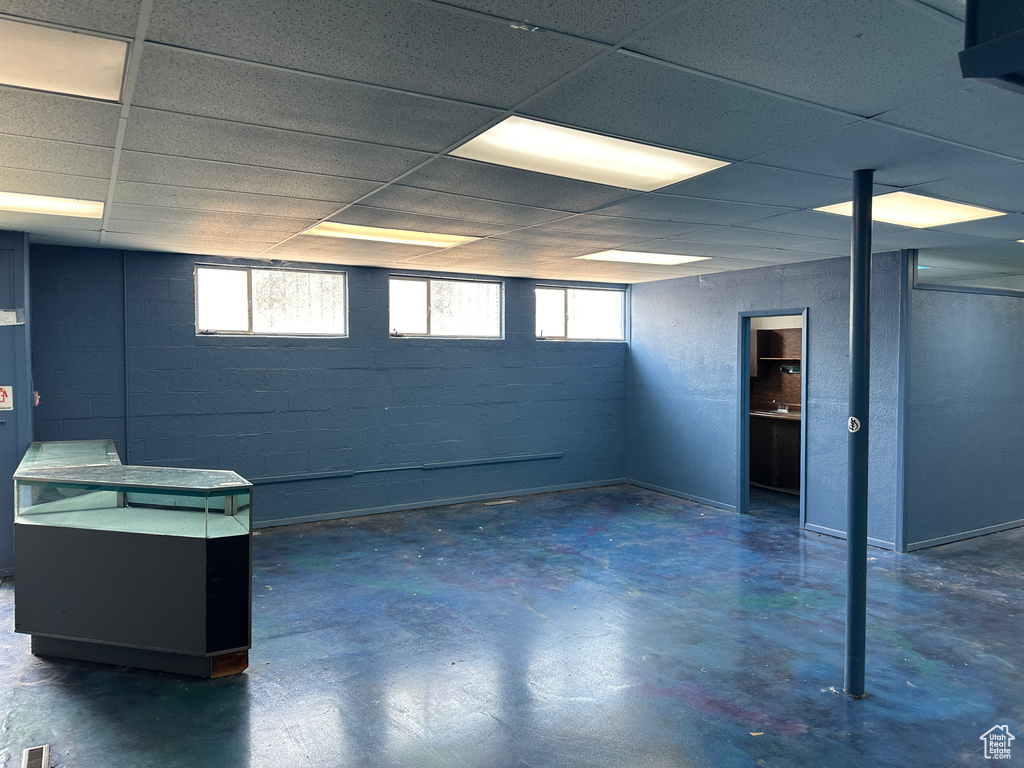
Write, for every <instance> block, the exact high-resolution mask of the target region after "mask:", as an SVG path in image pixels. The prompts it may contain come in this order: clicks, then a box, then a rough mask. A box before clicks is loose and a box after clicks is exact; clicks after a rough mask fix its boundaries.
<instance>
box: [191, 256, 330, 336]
mask: <svg viewBox="0 0 1024 768" xmlns="http://www.w3.org/2000/svg"><path fill="white" fill-rule="evenodd" d="M345 291H346V287H345V273H344V272H303V271H298V270H283V269H250V268H248V267H199V266H197V267H196V331H197V332H199V333H232V334H239V333H252V334H258V335H263V336H272V335H292V336H297V335H312V336H344V335H345V334H346V333H347V330H346V317H347V311H346V295H345ZM250 297H251V298H250Z"/></svg>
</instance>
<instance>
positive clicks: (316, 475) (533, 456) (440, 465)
mask: <svg viewBox="0 0 1024 768" xmlns="http://www.w3.org/2000/svg"><path fill="white" fill-rule="evenodd" d="M564 455H565V451H557V452H555V453H521V454H517V455H514V456H488V457H486V458H482V459H459V460H457V461H439V462H432V463H429V464H404V465H401V466H397V467H370V468H366V469H338V470H329V471H326V472H303V473H299V474H293V475H270V476H267V477H254V478H247V479H248V480H249V482H251V483H252V484H253V485H271V484H275V483H295V482H299V481H302V480H330V479H333V478H336V477H352V476H354V475H369V474H373V473H376V472H405V471H407V470H412V469H416V470H432V469H451V468H455V467H476V466H480V465H482V464H510V463H513V462H517V461H546V460H548V459H560V458H562V457H563V456H564Z"/></svg>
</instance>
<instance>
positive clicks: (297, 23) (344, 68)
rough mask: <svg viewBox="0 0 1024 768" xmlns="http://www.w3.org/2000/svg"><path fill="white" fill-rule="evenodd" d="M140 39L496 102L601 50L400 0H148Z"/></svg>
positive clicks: (508, 100) (516, 96)
mask: <svg viewBox="0 0 1024 768" xmlns="http://www.w3.org/2000/svg"><path fill="white" fill-rule="evenodd" d="M254 5H256V10H257V12H256V13H254V12H253V10H254V9H253V6H254ZM259 10H264V11H265V12H264V13H259V12H258V11H259ZM239 19H245V23H244V24H239V23H238V20H239ZM313 20H315V21H313ZM311 22H312V23H311ZM149 38H150V39H151V40H157V41H160V42H163V43H169V44H171V45H174V46H177V47H181V48H190V49H194V50H199V51H208V52H212V53H218V54H223V55H225V56H230V57H232V58H237V59H244V60H246V61H256V62H261V63H264V64H274V65H277V66H281V67H287V68H289V69H295V70H301V71H304V72H317V73H321V74H325V75H332V76H334V77H340V78H345V79H348V80H355V81H358V82H363V83H373V84H375V85H384V86H388V87H390V88H398V89H402V90H408V91H415V92H417V93H427V94H431V95H434V96H443V97H446V98H451V99H458V100H460V101H467V102H472V103H475V104H487V105H491V106H498V107H503V108H507V107H512V106H514V105H515V104H517V103H519V102H520V101H522V100H523V99H525V98H526V97H527V96H530V95H531V94H533V93H534V92H536V91H537V90H539V89H541V88H543V87H544V86H546V85H547V84H548V83H550V82H552V81H553V80H555V79H557V78H558V77H560V76H561V75H563V74H564V73H566V72H568V71H570V70H572V69H574V68H576V67H578V66H579V65H581V64H583V63H584V62H585V61H587V60H588V59H590V58H592V57H593V56H595V55H597V54H598V53H600V52H601V51H602V50H604V48H603V46H599V45H595V44H593V43H590V42H587V41H585V40H579V39H573V38H570V37H566V36H565V35H555V34H551V33H548V32H545V31H536V32H529V31H525V30H521V29H517V28H514V27H512V26H511V25H510V24H507V23H501V22H498V21H497V20H494V21H492V20H489V19H484V18H480V17H479V16H475V15H469V14H463V13H453V12H452V11H450V10H448V9H446V8H445V7H444V6H442V5H440V4H426V3H410V2H409V0H349V2H345V3H340V2H337V0H305V2H302V3H280V2H277V1H276V0H263V2H257V3H253V2H252V0H223V1H222V2H218V3H210V2H208V0H178V2H176V3H156V4H155V5H154V8H153V20H152V22H151V24H150V32H149Z"/></svg>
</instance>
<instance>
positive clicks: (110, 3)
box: [0, 0, 139, 37]
mask: <svg viewBox="0 0 1024 768" xmlns="http://www.w3.org/2000/svg"><path fill="white" fill-rule="evenodd" d="M0 11H2V12H3V13H4V14H6V15H10V16H17V17H19V18H22V19H31V20H34V21H48V22H50V23H52V24H60V25H62V26H68V27H78V28H80V29H83V30H89V31H92V32H105V33H107V34H108V35H120V36H122V37H131V36H133V35H134V34H135V27H136V25H137V24H138V19H139V0H104V2H87V3H83V2H81V0H3V3H2V4H0Z"/></svg>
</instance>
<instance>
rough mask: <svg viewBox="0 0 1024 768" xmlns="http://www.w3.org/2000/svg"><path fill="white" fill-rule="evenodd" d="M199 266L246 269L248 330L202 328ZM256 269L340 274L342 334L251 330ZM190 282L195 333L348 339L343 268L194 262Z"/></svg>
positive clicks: (230, 269)
mask: <svg viewBox="0 0 1024 768" xmlns="http://www.w3.org/2000/svg"><path fill="white" fill-rule="evenodd" d="M200 269H216V270H221V271H228V272H245V286H246V316H247V320H248V325H247V329H246V330H244V331H241V330H233V331H218V330H210V329H201V328H200V327H199V270H200ZM254 269H255V270H259V271H261V272H291V273H298V274H304V275H307V274H313V275H341V277H342V280H343V281H344V296H345V298H344V301H345V306H344V315H345V330H344V332H343V333H316V332H310V333H302V332H299V331H289V332H287V333H269V332H263V331H254V330H253V329H252V272H253V270H254ZM192 282H193V286H194V289H195V299H194V308H195V329H196V336H255V337H259V338H304V339H347V338H348V336H349V295H348V272H347V271H345V270H334V269H299V268H297V267H265V266H236V265H232V264H202V263H199V262H196V264H195V267H194V269H193V271H192Z"/></svg>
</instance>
